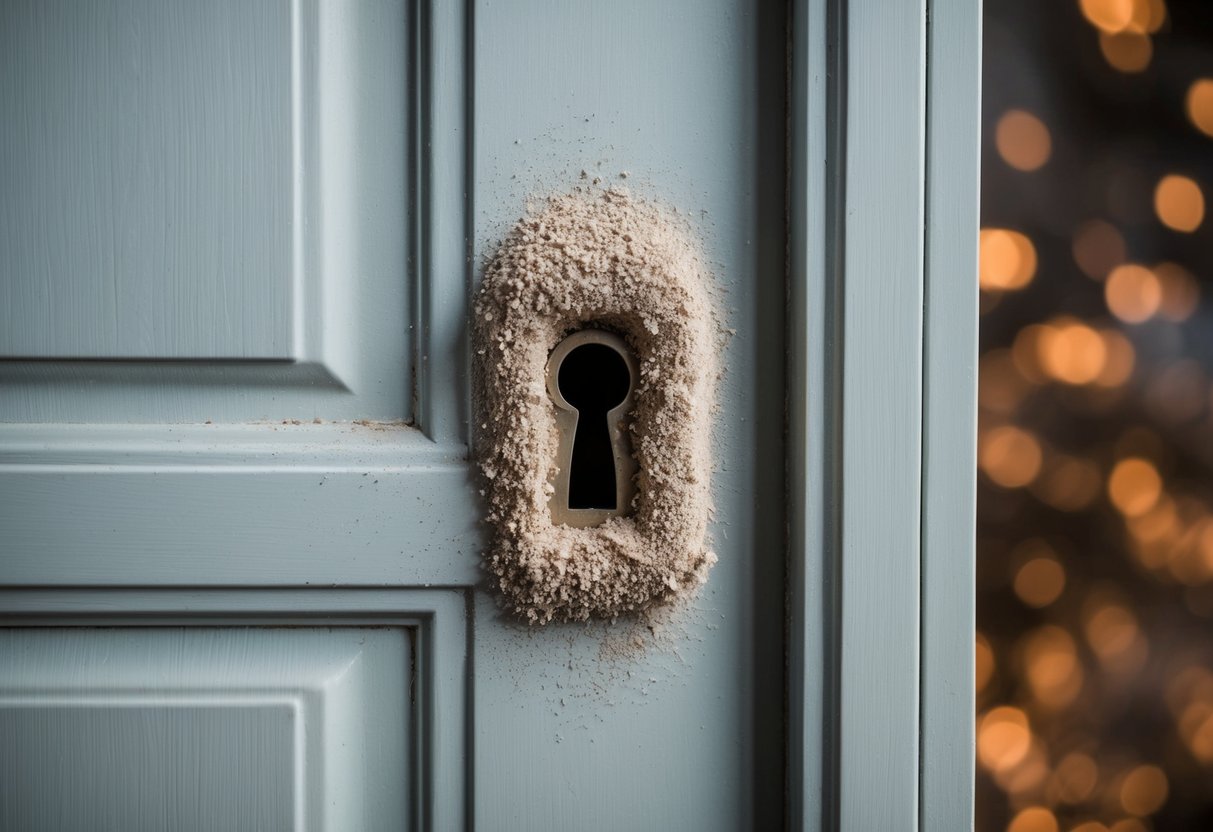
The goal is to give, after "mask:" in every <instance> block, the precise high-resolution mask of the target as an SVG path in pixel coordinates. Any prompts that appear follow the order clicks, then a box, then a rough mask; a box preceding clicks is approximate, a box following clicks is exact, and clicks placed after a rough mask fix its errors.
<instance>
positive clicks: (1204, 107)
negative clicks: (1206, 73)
mask: <svg viewBox="0 0 1213 832" xmlns="http://www.w3.org/2000/svg"><path fill="white" fill-rule="evenodd" d="M1185 106H1186V109H1187V112H1188V119H1189V120H1190V121H1191V122H1192V124H1193V126H1194V127H1196V129H1197V130H1199V131H1200V132H1202V133H1204V134H1205V135H1206V136H1213V78H1197V79H1196V80H1195V81H1193V82H1192V86H1190V87H1188V96H1187V100H1186V101H1185Z"/></svg>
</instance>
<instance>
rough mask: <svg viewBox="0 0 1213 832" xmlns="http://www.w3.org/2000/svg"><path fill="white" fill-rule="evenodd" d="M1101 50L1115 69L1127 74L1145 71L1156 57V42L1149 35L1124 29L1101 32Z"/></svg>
mask: <svg viewBox="0 0 1213 832" xmlns="http://www.w3.org/2000/svg"><path fill="white" fill-rule="evenodd" d="M1099 51H1100V52H1102V53H1103V57H1104V60H1105V61H1107V62H1108V65H1109V66H1111V67H1112V68H1113V69H1116V70H1119V71H1120V72H1124V73H1126V74H1133V73H1137V72H1143V71H1144V70H1145V68H1146V67H1148V66H1149V65H1150V59H1151V58H1152V57H1154V44H1153V43H1152V42H1151V40H1150V36H1149V35H1145V34H1141V33H1140V32H1132V31H1124V32H1117V33H1115V34H1109V33H1107V32H1100V33H1099Z"/></svg>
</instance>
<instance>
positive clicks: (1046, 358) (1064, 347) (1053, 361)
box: [1037, 319, 1107, 384]
mask: <svg viewBox="0 0 1213 832" xmlns="http://www.w3.org/2000/svg"><path fill="white" fill-rule="evenodd" d="M1037 352H1038V358H1039V360H1040V365H1041V367H1042V369H1044V371H1045V372H1046V373H1048V374H1049V375H1050V376H1052V377H1053V378H1054V379H1056V380H1057V381H1061V382H1065V383H1066V384H1090V383H1091V382H1093V381H1095V380H1096V379H1097V378H1099V375H1100V373H1101V372H1103V368H1104V363H1105V361H1106V360H1107V349H1106V347H1105V346H1104V340H1103V338H1101V337H1100V335H1099V333H1098V332H1096V331H1095V330H1094V329H1092V328H1091V327H1089V326H1087V325H1086V324H1084V323H1080V322H1079V321H1076V320H1073V319H1059V320H1058V321H1057V322H1056V323H1055V325H1053V326H1049V327H1046V328H1045V329H1043V330H1042V331H1041V333H1040V335H1039V338H1038V340H1037Z"/></svg>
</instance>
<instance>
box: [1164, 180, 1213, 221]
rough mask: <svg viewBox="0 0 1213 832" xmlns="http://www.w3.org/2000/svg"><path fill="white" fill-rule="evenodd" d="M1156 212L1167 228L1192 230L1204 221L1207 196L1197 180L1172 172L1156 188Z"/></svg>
mask: <svg viewBox="0 0 1213 832" xmlns="http://www.w3.org/2000/svg"><path fill="white" fill-rule="evenodd" d="M1154 213H1155V214H1157V215H1158V219H1159V221H1160V222H1162V224H1163V225H1165V226H1166V227H1167V228H1170V229H1172V230H1174V231H1183V232H1192V231H1195V230H1196V229H1197V228H1199V227H1200V224H1201V223H1202V222H1203V221H1204V218H1205V196H1204V194H1203V193H1202V192H1201V190H1200V186H1199V185H1197V184H1196V182H1195V181H1193V180H1192V179H1189V178H1188V177H1186V176H1180V175H1179V174H1177V173H1171V174H1168V175H1166V176H1164V177H1163V178H1162V179H1160V180H1158V185H1157V186H1156V187H1155V188H1154Z"/></svg>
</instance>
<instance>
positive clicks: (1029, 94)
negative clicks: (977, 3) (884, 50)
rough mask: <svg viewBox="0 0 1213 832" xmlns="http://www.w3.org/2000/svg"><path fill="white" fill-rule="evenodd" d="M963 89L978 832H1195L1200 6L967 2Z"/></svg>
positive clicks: (1207, 315) (1204, 139) (1201, 806)
mask: <svg viewBox="0 0 1213 832" xmlns="http://www.w3.org/2000/svg"><path fill="white" fill-rule="evenodd" d="M1126 20H1127V22H1125V21H1126ZM983 72H984V92H983V100H984V104H983V123H982V130H983V144H982V147H983V156H982V207H981V214H982V217H981V218H982V228H983V237H982V286H983V291H982V317H981V336H980V344H981V346H980V349H981V364H980V394H979V402H980V429H979V433H980V436H979V446H978V447H979V449H978V458H979V464H980V470H979V474H978V489H979V490H978V523H977V535H978V588H977V592H978V595H977V626H978V679H977V686H978V691H977V703H978V712H977V740H978V761H977V829H978V830H979V832H1001V830H1009V832H1058V831H1059V830H1061V831H1063V832H1064V831H1065V830H1075V829H1077V830H1080V832H1099V830H1112V832H1139V831H1140V830H1209V829H1213V476H1211V474H1213V395H1211V390H1210V384H1209V377H1210V375H1213V310H1211V308H1210V303H1209V297H1210V295H1213V285H1211V280H1210V279H1211V278H1213V236H1211V235H1213V222H1210V221H1209V220H1208V219H1207V218H1205V217H1204V210H1203V208H1202V207H1201V205H1200V203H1199V201H1197V202H1195V203H1194V202H1193V201H1192V199H1191V198H1190V194H1191V192H1192V186H1193V185H1194V186H1195V188H1197V189H1199V191H1200V192H1201V193H1203V195H1204V198H1206V199H1207V198H1209V197H1210V195H1211V192H1210V191H1209V188H1210V187H1213V138H1211V137H1210V135H1207V134H1206V133H1205V132H1204V131H1203V130H1202V129H1200V124H1205V127H1206V129H1210V130H1213V127H1210V126H1209V125H1210V124H1213V100H1210V101H1209V103H1208V104H1207V106H1206V105H1205V103H1204V101H1205V99H1204V98H1202V97H1201V96H1202V94H1203V93H1204V92H1207V93H1208V95H1209V96H1210V97H1211V99H1213V2H1208V0H1187V2H1180V1H1179V0H1168V2H1166V3H1163V2H1161V0H1153V2H1151V0H1137V1H1136V2H1134V1H1133V0H986V4H985V33H984V70H983ZM1202 79H1209V87H1208V88H1201V87H1200V86H1199V82H1200V81H1201V80H1202ZM1194 85H1197V86H1196V87H1195V89H1196V90H1197V93H1196V100H1195V102H1194V103H1191V104H1190V102H1189V97H1190V95H1192V94H1193V90H1194ZM1193 108H1194V111H1195V115H1193V112H1192V111H1193ZM1008 113H1013V116H1012V118H1011V121H1009V122H1006V123H1005V124H1004V123H1003V119H1004V118H1005V117H1006V116H1007V114H1008ZM1202 114H1205V115H1204V116H1203V117H1204V118H1207V119H1208V121H1207V122H1206V121H1202ZM1024 115H1026V116H1027V118H1024ZM1033 120H1035V123H1036V125H1039V126H1041V127H1042V128H1043V131H1042V129H1041V127H1038V126H1034V125H1033ZM1025 123H1026V124H1027V125H1028V127H1026V128H1025V127H1023V125H1024V124H1025ZM1000 124H1002V125H1003V128H1004V129H1003V131H1001V135H1000V129H999V128H1000ZM1017 125H1018V126H1017ZM1042 134H1043V135H1047V140H1046V141H1042V139H1041V136H1042ZM1042 157H1043V159H1044V161H1043V163H1040V164H1038V162H1040V160H1041V159H1042ZM1168 176H1179V177H1184V180H1185V181H1184V182H1183V183H1181V184H1182V185H1183V186H1184V188H1186V189H1187V190H1186V191H1183V192H1182V193H1181V196H1180V198H1178V199H1176V198H1172V197H1171V196H1169V192H1167V191H1166V190H1165V188H1164V192H1163V193H1162V194H1161V195H1159V194H1158V193H1157V191H1158V188H1159V183H1160V182H1162V181H1163V180H1164V178H1165V177H1168ZM1185 195H1187V196H1185ZM1160 200H1161V206H1160V205H1159V201H1160ZM1176 217H1178V218H1179V219H1178V225H1180V226H1191V224H1192V222H1193V221H1196V223H1197V224H1196V226H1195V228H1194V229H1192V230H1182V229H1177V228H1175V227H1173V226H1175V225H1176V224H1177V220H1176ZM1001 230H1006V231H1011V232H1017V234H1019V235H1022V237H1015V236H1014V235H1010V236H1008V235H1001V236H1000V234H1001ZM1025 241H1026V245H1027V246H1028V247H1029V248H1028V250H1027V251H1026V252H1025V250H1024V245H1025ZM1033 254H1034V260H1035V262H1034V264H1033V262H1032V260H1033V257H1032V255H1033Z"/></svg>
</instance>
